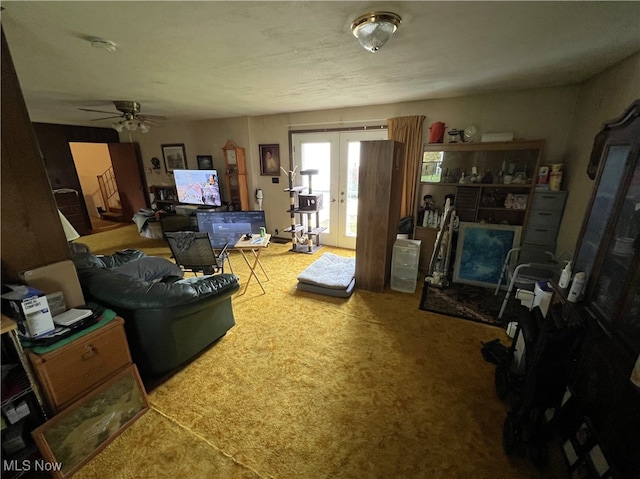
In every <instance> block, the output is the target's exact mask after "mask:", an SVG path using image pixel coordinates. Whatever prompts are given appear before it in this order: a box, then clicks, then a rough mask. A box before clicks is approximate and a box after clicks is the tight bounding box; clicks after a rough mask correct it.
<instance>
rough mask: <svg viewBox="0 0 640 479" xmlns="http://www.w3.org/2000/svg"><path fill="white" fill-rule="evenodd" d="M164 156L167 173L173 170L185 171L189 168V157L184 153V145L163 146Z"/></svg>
mask: <svg viewBox="0 0 640 479" xmlns="http://www.w3.org/2000/svg"><path fill="white" fill-rule="evenodd" d="M162 156H163V157H164V167H165V169H166V170H167V173H171V172H172V171H173V170H184V169H185V168H186V167H187V155H186V154H185V152H184V144H183V143H178V144H174V145H162Z"/></svg>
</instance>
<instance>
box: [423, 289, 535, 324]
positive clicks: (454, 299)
mask: <svg viewBox="0 0 640 479" xmlns="http://www.w3.org/2000/svg"><path fill="white" fill-rule="evenodd" d="M493 293H494V290H493V289H489V288H484V287H481V286H472V285H469V284H462V283H451V285H450V286H448V287H447V288H436V287H433V286H430V287H429V285H428V283H426V282H425V283H424V289H423V291H422V299H421V300H420V309H422V310H424V311H431V312H434V313H440V314H446V315H449V316H455V317H456V318H461V319H467V320H469V321H476V322H479V323H486V324H494V325H496V326H501V327H503V326H505V325H506V324H507V323H509V322H510V321H513V320H515V319H516V318H517V317H518V314H519V312H520V311H522V309H523V307H522V306H521V305H520V301H518V300H517V299H515V298H513V295H512V297H511V298H510V299H509V303H508V304H507V309H506V310H505V312H504V314H503V316H502V320H499V319H498V313H499V312H500V306H502V301H503V300H504V295H505V293H506V292H505V291H499V292H498V295H497V296H494V294H493Z"/></svg>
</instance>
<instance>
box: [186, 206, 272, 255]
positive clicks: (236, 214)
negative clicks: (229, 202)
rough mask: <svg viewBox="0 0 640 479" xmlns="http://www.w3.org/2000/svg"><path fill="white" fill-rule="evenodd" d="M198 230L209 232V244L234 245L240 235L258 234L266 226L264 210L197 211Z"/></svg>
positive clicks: (214, 245) (215, 246)
mask: <svg viewBox="0 0 640 479" xmlns="http://www.w3.org/2000/svg"><path fill="white" fill-rule="evenodd" d="M196 218H197V221H198V231H201V232H206V233H209V236H210V238H211V245H212V246H213V247H214V248H217V249H219V248H222V247H223V246H224V245H225V244H228V245H229V247H230V248H232V247H233V245H235V244H236V243H237V242H238V240H239V239H240V237H241V236H242V235H245V234H247V233H252V234H259V233H260V227H263V228H266V221H265V216H264V211H197V212H196Z"/></svg>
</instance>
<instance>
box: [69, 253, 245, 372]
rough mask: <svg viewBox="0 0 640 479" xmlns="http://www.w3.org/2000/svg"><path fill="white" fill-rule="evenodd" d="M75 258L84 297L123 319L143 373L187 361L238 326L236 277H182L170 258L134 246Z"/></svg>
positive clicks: (168, 369) (75, 256)
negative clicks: (233, 300)
mask: <svg viewBox="0 0 640 479" xmlns="http://www.w3.org/2000/svg"><path fill="white" fill-rule="evenodd" d="M73 260H74V263H75V266H76V270H77V272H78V277H79V279H80V284H81V286H82V289H83V292H84V295H85V299H86V300H87V301H94V302H96V303H98V304H100V305H102V306H104V307H107V308H109V309H112V310H114V311H115V312H116V313H117V314H118V315H119V316H121V317H122V318H124V320H125V330H126V333H127V340H128V342H129V347H130V349H131V354H132V356H133V360H134V362H135V363H136V365H137V366H138V369H139V370H140V372H141V374H142V375H143V376H147V377H148V376H157V375H160V374H164V373H166V372H168V371H170V370H171V369H173V368H176V367H177V366H180V365H182V364H184V363H186V362H188V361H189V360H190V359H192V358H193V357H195V356H196V355H197V354H199V353H200V352H201V351H203V350H204V349H205V348H207V347H208V346H209V345H211V344H212V343H214V342H215V341H217V340H218V339H220V338H221V337H222V336H224V335H225V334H226V333H227V331H228V330H229V329H230V328H232V327H233V326H234V325H235V318H234V315H233V310H232V306H231V296H232V294H233V293H235V292H236V291H237V290H238V289H239V281H238V278H237V277H236V276H235V275H232V274H219V275H215V276H200V277H197V278H187V279H183V278H182V272H181V271H180V268H179V267H177V266H176V265H175V264H174V263H172V262H171V261H169V260H166V259H164V258H159V257H153V256H146V255H145V254H144V253H142V252H140V251H135V250H127V251H124V252H119V253H116V254H114V255H109V256H96V255H93V254H90V253H82V254H75V255H74V257H73Z"/></svg>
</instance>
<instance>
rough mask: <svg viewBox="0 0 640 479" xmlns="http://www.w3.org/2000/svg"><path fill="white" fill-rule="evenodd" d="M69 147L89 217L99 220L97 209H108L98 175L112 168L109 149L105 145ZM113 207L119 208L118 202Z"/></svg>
mask: <svg viewBox="0 0 640 479" xmlns="http://www.w3.org/2000/svg"><path fill="white" fill-rule="evenodd" d="M69 147H70V148H71V155H72V156H73V162H74V163H75V165H76V171H77V173H78V178H79V179H80V186H81V187H82V192H83V194H84V201H85V202H86V204H87V210H88V211H89V216H91V217H92V218H99V217H100V215H99V214H98V210H97V207H98V206H102V207H103V208H105V209H106V205H105V204H104V202H103V201H102V195H101V194H100V186H99V185H98V175H101V174H103V173H104V172H105V171H107V170H108V169H109V168H110V167H111V156H110V155H109V147H108V146H107V145H106V144H105V143H69ZM112 206H118V204H117V201H116V202H114V204H113V205H112Z"/></svg>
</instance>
